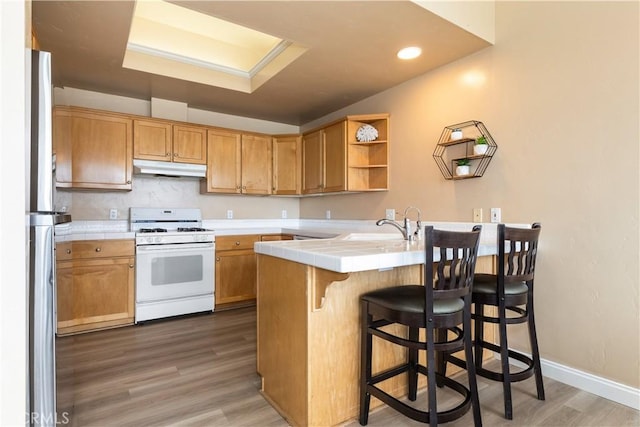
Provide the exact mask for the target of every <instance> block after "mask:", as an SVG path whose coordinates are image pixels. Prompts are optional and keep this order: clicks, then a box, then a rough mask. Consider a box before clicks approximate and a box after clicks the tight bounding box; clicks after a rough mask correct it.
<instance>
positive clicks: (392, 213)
mask: <svg viewBox="0 0 640 427" xmlns="http://www.w3.org/2000/svg"><path fill="white" fill-rule="evenodd" d="M384 217H385V218H386V219H390V220H394V219H396V210H395V209H386V210H385V214H384Z"/></svg>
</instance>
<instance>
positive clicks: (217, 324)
mask: <svg viewBox="0 0 640 427" xmlns="http://www.w3.org/2000/svg"><path fill="white" fill-rule="evenodd" d="M56 343H57V356H56V357H57V365H58V419H59V420H60V421H66V420H69V422H68V423H66V424H67V425H72V426H105V427H106V426H136V427H141V426H287V425H288V424H287V422H286V421H285V420H284V419H283V418H282V417H280V416H279V415H278V413H277V412H276V411H275V410H274V409H273V408H272V407H271V406H270V405H269V404H268V403H267V402H266V400H264V398H263V397H262V396H261V395H260V392H259V389H260V378H259V376H258V375H257V374H256V372H255V366H256V313H255V308H244V309H239V310H231V311H224V312H216V313H213V314H207V315H199V316H189V317H183V318H176V319H171V320H162V321H153V322H147V323H146V324H144V325H137V326H131V327H126V328H120V329H111V330H106V331H101V332H92V333H88V334H83V335H76V336H71V337H63V338H58V339H57V341H56ZM479 386H480V401H481V406H482V416H483V423H484V425H485V426H597V427H604V426H612V427H613V426H616V427H618V426H638V425H640V414H639V412H638V411H635V410H633V409H630V408H628V407H626V406H623V405H620V404H617V403H614V402H611V401H609V400H606V399H602V398H599V397H597V396H594V395H592V394H589V393H586V392H583V391H580V390H577V389H575V388H573V387H570V386H567V385H565V384H562V383H559V382H557V381H553V380H550V379H548V378H547V379H545V391H546V395H547V400H546V401H544V402H541V401H538V400H537V399H536V398H535V384H534V381H533V379H531V380H527V381H524V382H521V383H517V384H515V385H514V387H513V400H514V414H515V417H514V420H512V421H507V420H505V419H504V418H503V417H502V407H503V403H502V387H501V385H500V384H499V383H494V382H490V381H485V380H484V379H482V378H479ZM447 398H448V396H447V395H446V394H444V393H442V394H441V395H440V396H439V402H440V401H441V400H442V401H443V402H444V401H445V400H446V399H447ZM369 425H370V426H372V427H375V426H418V425H423V424H420V423H417V422H414V421H412V420H408V419H406V418H404V417H402V416H401V415H399V414H397V413H396V412H395V411H393V410H391V409H389V408H381V409H378V410H375V411H373V412H372V413H371V415H370V416H369ZM446 425H447V426H452V427H453V426H472V425H473V419H472V415H471V413H468V414H467V415H465V416H464V417H463V418H461V419H459V420H457V421H455V422H452V423H448V424H446ZM346 426H348V427H355V426H359V424H358V422H357V421H355V420H354V421H352V422H349V423H346Z"/></svg>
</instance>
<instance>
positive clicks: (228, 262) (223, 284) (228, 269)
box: [215, 249, 257, 307]
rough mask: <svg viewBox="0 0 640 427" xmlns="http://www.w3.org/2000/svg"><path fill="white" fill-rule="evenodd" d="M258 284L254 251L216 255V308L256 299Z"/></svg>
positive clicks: (223, 252)
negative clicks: (221, 305)
mask: <svg viewBox="0 0 640 427" xmlns="http://www.w3.org/2000/svg"><path fill="white" fill-rule="evenodd" d="M256 283H257V278H256V255H255V253H254V252H253V249H243V250H236V251H221V252H217V253H216V296H215V298H216V307H218V305H220V304H228V303H238V302H242V301H249V300H253V299H255V298H256Z"/></svg>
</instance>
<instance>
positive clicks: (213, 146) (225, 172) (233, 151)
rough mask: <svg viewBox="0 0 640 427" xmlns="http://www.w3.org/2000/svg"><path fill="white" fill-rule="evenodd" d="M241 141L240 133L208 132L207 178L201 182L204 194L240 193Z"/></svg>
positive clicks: (214, 130)
mask: <svg viewBox="0 0 640 427" xmlns="http://www.w3.org/2000/svg"><path fill="white" fill-rule="evenodd" d="M241 141H242V135H241V134H240V133H239V132H233V131H224V130H218V129H210V130H209V131H208V132H207V151H208V155H207V177H206V180H203V181H201V189H200V191H201V192H202V193H240V191H241V188H240V186H241V176H240V174H241V165H240V156H241V151H240V149H241V145H240V144H241Z"/></svg>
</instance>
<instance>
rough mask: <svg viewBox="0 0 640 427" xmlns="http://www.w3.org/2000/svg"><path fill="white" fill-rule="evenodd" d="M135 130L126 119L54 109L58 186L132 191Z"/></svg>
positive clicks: (82, 110)
mask: <svg viewBox="0 0 640 427" xmlns="http://www.w3.org/2000/svg"><path fill="white" fill-rule="evenodd" d="M132 127H133V123H132V120H131V119H130V118H128V117H127V116H125V115H120V114H111V113H104V112H101V111H94V110H88V109H82V108H75V107H55V109H54V121H53V135H54V136H53V138H54V146H55V152H56V186H57V187H63V188H87V189H105V190H131V172H132V167H133V165H132V163H133V161H132V159H133V141H132V140H133V131H132Z"/></svg>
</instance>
